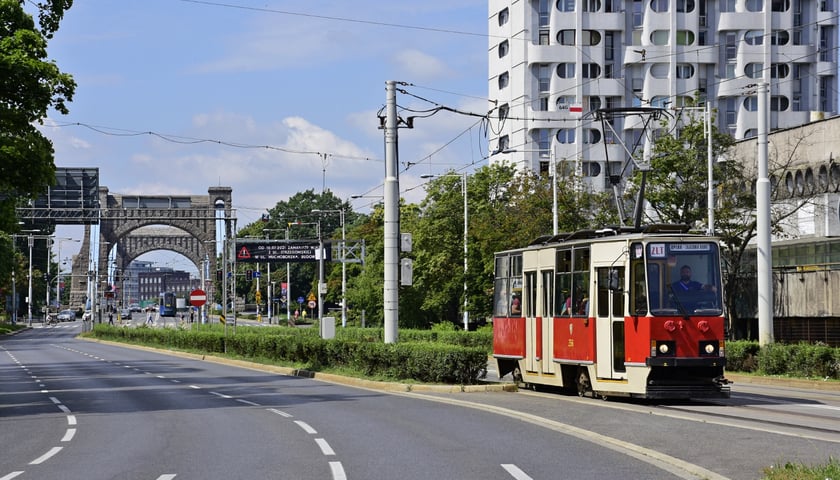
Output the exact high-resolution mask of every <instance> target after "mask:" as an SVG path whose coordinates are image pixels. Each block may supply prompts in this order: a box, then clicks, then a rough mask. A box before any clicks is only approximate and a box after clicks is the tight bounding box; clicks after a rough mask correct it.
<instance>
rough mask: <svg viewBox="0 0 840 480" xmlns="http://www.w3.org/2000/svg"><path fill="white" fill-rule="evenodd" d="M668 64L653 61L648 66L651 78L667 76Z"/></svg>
mask: <svg viewBox="0 0 840 480" xmlns="http://www.w3.org/2000/svg"><path fill="white" fill-rule="evenodd" d="M668 66H669V64H667V63H654V64H653V65H652V66H651V67H650V75H651V76H652V77H653V78H668Z"/></svg>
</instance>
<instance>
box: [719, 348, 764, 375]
mask: <svg viewBox="0 0 840 480" xmlns="http://www.w3.org/2000/svg"><path fill="white" fill-rule="evenodd" d="M758 351H759V346H758V342H751V341H747V340H738V341H731V342H726V370H728V371H730V372H754V371H756V370H757V369H758Z"/></svg>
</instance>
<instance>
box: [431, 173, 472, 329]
mask: <svg viewBox="0 0 840 480" xmlns="http://www.w3.org/2000/svg"><path fill="white" fill-rule="evenodd" d="M435 177H461V191H462V192H463V194H464V312H463V314H464V330H469V323H470V312H469V310H467V252H468V250H467V235H468V227H469V210H468V208H467V173H466V172H464V173H462V174H460V175H459V174H454V173H451V174H444V175H433V174H425V175H420V178H435Z"/></svg>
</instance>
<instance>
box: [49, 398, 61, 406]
mask: <svg viewBox="0 0 840 480" xmlns="http://www.w3.org/2000/svg"><path fill="white" fill-rule="evenodd" d="M50 400H52V402H53V403H54V404H56V405H58V404H59V403H61V401H60V400H59V399H57V398H55V397H50Z"/></svg>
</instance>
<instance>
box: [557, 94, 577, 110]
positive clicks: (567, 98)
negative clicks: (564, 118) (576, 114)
mask: <svg viewBox="0 0 840 480" xmlns="http://www.w3.org/2000/svg"><path fill="white" fill-rule="evenodd" d="M573 103H575V97H574V95H561V96H559V97H557V102H555V105H557V110H568V109H569V105H571V104H573Z"/></svg>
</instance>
